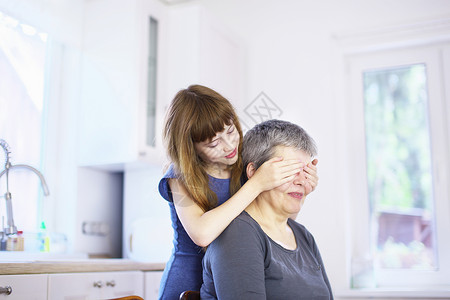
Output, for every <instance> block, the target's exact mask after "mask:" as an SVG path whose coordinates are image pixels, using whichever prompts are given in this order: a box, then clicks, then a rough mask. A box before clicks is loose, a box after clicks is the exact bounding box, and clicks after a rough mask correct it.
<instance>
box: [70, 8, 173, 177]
mask: <svg viewBox="0 0 450 300" xmlns="http://www.w3.org/2000/svg"><path fill="white" fill-rule="evenodd" d="M166 9H167V8H166V7H165V5H164V4H163V3H161V2H160V1H157V0H130V1H121V0H97V1H87V2H86V3H85V20H84V28H85V31H84V32H83V47H82V51H81V53H82V58H81V61H82V65H81V70H82V71H81V91H80V106H79V110H80V111H79V114H78V115H79V119H78V121H79V128H78V133H79V148H78V162H79V165H81V166H98V167H101V168H106V169H111V170H124V169H125V167H126V166H127V164H130V165H133V164H134V163H136V162H148V163H156V164H160V163H161V162H162V161H163V155H161V153H163V151H161V150H160V149H161V147H162V145H161V143H160V141H161V138H160V133H161V132H162V128H161V124H162V118H163V117H164V105H163V101H162V100H161V99H166V98H167V97H166V96H165V94H164V91H165V89H164V88H163V87H164V84H165V81H164V78H165V77H164V76H163V75H164V74H163V73H164V70H165V69H166V68H165V53H166V50H165V48H166V45H165V40H166V39H165V37H166V34H165V32H166ZM99 16H101V18H99Z"/></svg>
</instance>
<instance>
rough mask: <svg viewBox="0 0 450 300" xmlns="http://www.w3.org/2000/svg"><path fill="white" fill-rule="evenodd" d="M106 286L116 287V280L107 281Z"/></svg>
mask: <svg viewBox="0 0 450 300" xmlns="http://www.w3.org/2000/svg"><path fill="white" fill-rule="evenodd" d="M106 286H110V287H115V286H116V282H115V281H114V280H111V281H107V282H106Z"/></svg>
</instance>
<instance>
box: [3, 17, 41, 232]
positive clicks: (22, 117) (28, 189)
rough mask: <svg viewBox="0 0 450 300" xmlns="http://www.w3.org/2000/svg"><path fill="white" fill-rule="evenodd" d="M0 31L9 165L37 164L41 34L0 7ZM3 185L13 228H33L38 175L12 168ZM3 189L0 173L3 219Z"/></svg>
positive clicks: (37, 207)
mask: <svg viewBox="0 0 450 300" xmlns="http://www.w3.org/2000/svg"><path fill="white" fill-rule="evenodd" d="M0 36H1V38H0V138H1V139H4V140H5V141H6V142H7V143H8V144H9V147H10V151H11V155H10V158H11V163H12V164H13V165H15V164H27V165H31V166H33V167H35V168H37V169H42V165H41V161H42V159H41V153H43V151H42V145H43V143H42V141H43V139H44V135H43V130H44V128H45V118H44V116H45V111H46V106H45V98H44V79H45V65H46V52H47V35H46V34H45V33H41V32H39V31H38V30H37V29H36V28H34V27H32V26H29V25H28V24H24V23H21V22H19V21H18V20H16V19H14V18H12V17H10V16H7V15H5V14H2V13H0ZM0 152H1V154H0V161H1V164H0V170H3V169H4V159H3V158H4V154H3V150H0ZM9 190H10V192H11V194H12V205H13V215H14V221H15V225H16V226H17V229H18V230H23V231H24V232H27V231H28V232H30V231H31V232H36V231H37V229H38V228H39V227H38V226H39V224H40V222H41V221H42V211H41V210H42V209H41V204H42V189H41V186H40V181H39V179H38V177H37V176H36V175H35V174H34V173H32V172H29V171H27V170H22V169H13V170H11V171H10V175H9ZM5 191H6V184H5V178H4V176H3V177H2V178H1V181H0V194H1V195H2V198H1V199H0V200H1V201H0V202H1V206H0V207H1V208H0V214H1V216H3V217H4V221H3V222H6V216H5V202H4V199H3V195H4V193H5ZM30 212H32V213H30ZM2 227H3V224H2Z"/></svg>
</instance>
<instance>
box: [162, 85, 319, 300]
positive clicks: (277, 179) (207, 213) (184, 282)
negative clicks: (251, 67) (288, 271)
mask: <svg viewBox="0 0 450 300" xmlns="http://www.w3.org/2000/svg"><path fill="white" fill-rule="evenodd" d="M164 139H165V143H166V147H167V153H168V155H169V158H170V160H171V162H172V164H171V165H170V167H169V169H168V171H167V172H166V174H165V175H164V177H163V178H162V179H161V181H160V183H159V192H160V193H161V195H162V197H163V198H164V199H166V200H167V201H168V202H169V206H170V213H171V219H172V226H173V228H174V250H173V253H172V256H171V258H170V259H169V261H168V263H167V265H166V268H165V270H164V274H163V278H162V280H161V286H160V295H159V298H160V299H168V300H174V299H178V297H179V295H180V293H181V292H183V291H186V290H196V291H199V290H200V287H201V284H202V264H201V261H202V258H203V255H204V253H203V249H202V248H203V247H207V246H208V245H209V244H210V243H211V242H212V241H213V240H214V239H215V238H216V237H218V236H219V235H220V233H222V231H223V230H224V229H225V228H226V227H227V226H228V225H229V224H230V223H231V221H232V220H233V219H234V218H236V217H237V216H238V215H239V214H240V213H241V212H242V211H243V210H244V209H245V208H246V207H247V206H248V205H249V204H250V203H251V202H252V201H253V200H254V199H255V198H256V197H257V196H258V195H259V194H260V193H261V192H264V191H267V190H271V189H273V188H275V187H277V186H280V185H282V184H284V183H287V182H289V181H291V180H293V178H294V177H295V176H296V174H297V173H299V172H300V171H301V170H304V172H305V173H306V174H307V175H306V176H307V177H306V181H307V182H305V185H306V186H307V189H306V190H307V191H306V193H309V192H311V191H312V190H313V189H314V188H315V186H316V185H317V181H318V178H317V175H316V174H317V173H316V167H315V164H317V161H315V162H314V164H312V163H310V164H308V165H305V164H303V163H301V162H300V161H298V160H284V159H283V158H282V157H275V158H273V159H271V160H269V161H267V162H265V163H264V164H263V165H262V166H261V167H260V168H259V169H258V171H257V172H256V173H255V174H254V176H252V178H251V179H250V180H248V181H247V182H246V183H245V184H244V185H243V186H241V181H240V179H241V174H242V157H241V150H242V130H241V126H240V124H239V119H238V117H237V115H236V113H235V111H234V109H233V106H232V105H231V103H230V102H229V101H228V100H227V99H225V98H224V97H222V96H221V95H220V94H219V93H217V92H215V91H213V90H212V89H209V88H207V87H204V86H200V85H192V86H189V87H188V88H187V89H184V90H181V91H179V92H178V93H177V95H176V96H175V98H174V99H173V100H172V103H171V105H170V107H169V110H168V114H167V117H166V123H165V127H164Z"/></svg>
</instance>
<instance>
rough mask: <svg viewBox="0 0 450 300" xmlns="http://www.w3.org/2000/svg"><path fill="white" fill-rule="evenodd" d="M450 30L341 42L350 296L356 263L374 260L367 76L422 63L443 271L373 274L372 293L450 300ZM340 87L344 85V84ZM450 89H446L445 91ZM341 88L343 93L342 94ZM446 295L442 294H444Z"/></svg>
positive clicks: (380, 33)
mask: <svg viewBox="0 0 450 300" xmlns="http://www.w3.org/2000/svg"><path fill="white" fill-rule="evenodd" d="M449 34H450V22H449V21H448V20H440V21H439V20H438V21H433V22H427V23H422V24H411V25H407V26H403V27H398V28H390V29H386V28H384V29H380V30H374V31H370V32H365V33H361V32H357V33H350V34H340V35H339V34H338V35H336V36H335V39H336V45H337V48H338V49H337V53H339V55H340V58H341V59H340V60H339V61H340V62H339V63H340V65H339V66H338V69H339V70H340V74H341V75H342V78H341V79H338V81H337V83H336V85H337V87H336V90H337V91H338V92H339V94H340V96H338V98H339V97H342V98H339V101H340V103H341V105H340V107H341V108H340V110H339V112H338V113H339V115H340V116H339V118H338V119H339V120H340V122H341V126H342V128H343V129H344V131H345V132H343V138H344V139H345V140H346V143H345V145H343V149H341V151H342V152H341V153H343V154H344V159H343V161H344V162H343V163H342V167H343V168H346V169H347V170H346V172H345V174H346V175H347V176H344V178H343V179H341V182H342V184H343V191H344V193H345V194H346V195H347V196H348V203H347V207H348V210H347V213H348V216H349V217H350V218H349V220H348V222H347V226H348V227H347V228H348V230H347V237H348V240H347V241H348V243H347V250H348V251H347V253H348V256H347V277H348V278H347V288H348V289H349V290H350V289H351V267H352V266H351V261H352V257H364V255H365V254H366V253H370V240H369V233H370V232H369V230H370V226H369V224H370V222H369V200H368V196H367V193H368V192H367V191H368V188H367V175H366V174H367V169H366V154H365V130H364V109H363V105H364V103H363V79H362V70H367V69H377V68H384V67H393V66H401V65H409V64H417V63H425V64H426V65H427V69H426V70H427V89H428V105H429V112H428V113H429V122H430V124H429V126H430V134H431V151H432V166H433V167H432V168H433V170H432V172H433V194H434V200H435V203H434V205H435V218H436V231H435V234H436V235H437V247H438V249H437V255H438V264H439V270H437V271H412V270H382V271H376V272H375V280H376V287H375V288H372V289H371V290H372V291H376V290H378V291H381V290H386V289H388V290H390V291H405V289H408V290H411V289H414V290H421V291H425V290H427V291H430V290H433V291H437V292H438V294H440V295H441V294H442V291H445V292H444V293H445V294H446V295H448V290H449V289H450V287H449V285H450V284H449V281H448V278H450V236H449V234H448V232H449V228H450V201H449V199H450V193H449V188H448V186H449V185H450V184H449V183H450V174H449V173H450V172H449V170H450V159H449V157H448V156H449V155H448V153H450V146H449V144H450V105H448V104H446V103H450V99H449V97H450V35H449ZM339 80H340V81H339ZM446 82H447V84H445V83H446ZM339 85H341V86H339ZM439 291H440V292H441V293H440V292H439Z"/></svg>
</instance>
